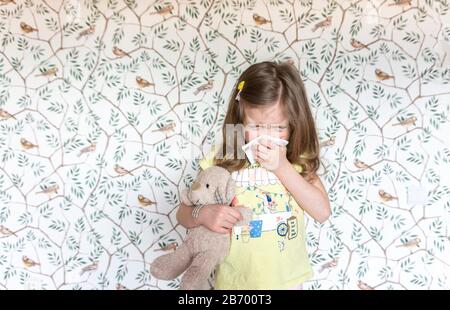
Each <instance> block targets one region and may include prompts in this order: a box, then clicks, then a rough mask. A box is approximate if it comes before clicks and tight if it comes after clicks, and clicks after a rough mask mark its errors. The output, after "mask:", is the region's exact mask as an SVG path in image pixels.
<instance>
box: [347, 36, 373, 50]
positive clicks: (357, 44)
mask: <svg viewBox="0 0 450 310" xmlns="http://www.w3.org/2000/svg"><path fill="white" fill-rule="evenodd" d="M350 44H351V45H352V46H353V47H354V48H356V49H357V50H360V49H363V48H367V49H368V50H370V48H369V46H367V45H366V44H364V43H362V42H361V41H358V40H356V39H355V38H352V39H351V40H350Z"/></svg>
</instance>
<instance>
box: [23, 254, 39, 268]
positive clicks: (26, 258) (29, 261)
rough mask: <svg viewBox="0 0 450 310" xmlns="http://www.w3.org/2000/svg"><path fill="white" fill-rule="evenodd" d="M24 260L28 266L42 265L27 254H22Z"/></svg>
mask: <svg viewBox="0 0 450 310" xmlns="http://www.w3.org/2000/svg"><path fill="white" fill-rule="evenodd" d="M22 262H23V264H24V265H25V267H27V268H31V267H34V266H39V265H40V264H39V263H38V262H35V261H34V260H32V259H31V258H29V257H28V256H26V255H24V256H22Z"/></svg>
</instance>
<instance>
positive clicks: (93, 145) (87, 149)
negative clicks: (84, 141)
mask: <svg viewBox="0 0 450 310" xmlns="http://www.w3.org/2000/svg"><path fill="white" fill-rule="evenodd" d="M96 148H97V144H96V143H95V142H91V144H90V145H88V146H86V147H84V148H82V149H81V150H80V153H78V157H80V156H81V155H83V154H85V153H90V152H94V151H95V149H96Z"/></svg>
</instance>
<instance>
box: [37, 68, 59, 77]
mask: <svg viewBox="0 0 450 310" xmlns="http://www.w3.org/2000/svg"><path fill="white" fill-rule="evenodd" d="M57 72H58V68H56V67H53V68H50V69H45V70H43V71H41V73H39V74H36V75H35V76H47V77H49V76H52V75H53V76H56V73H57Z"/></svg>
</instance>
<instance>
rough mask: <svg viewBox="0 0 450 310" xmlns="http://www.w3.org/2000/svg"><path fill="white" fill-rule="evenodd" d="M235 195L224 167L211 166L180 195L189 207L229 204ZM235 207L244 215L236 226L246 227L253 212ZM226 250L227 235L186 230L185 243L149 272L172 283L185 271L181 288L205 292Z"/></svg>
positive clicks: (154, 264)
mask: <svg viewBox="0 0 450 310" xmlns="http://www.w3.org/2000/svg"><path fill="white" fill-rule="evenodd" d="M234 195H235V184H234V180H233V179H232V178H231V175H230V173H229V172H228V171H227V170H226V169H224V168H221V167H217V166H213V167H210V168H208V169H206V170H204V171H201V172H200V173H199V175H198V177H197V179H196V181H195V182H194V183H193V184H192V186H191V188H189V189H186V190H184V191H183V192H182V195H181V196H182V197H181V200H182V202H184V203H185V204H186V205H189V206H194V205H198V204H203V205H207V204H225V205H229V204H230V203H231V201H232V200H233V198H234ZM206 208H207V207H206ZM230 208H231V207H230ZM234 208H236V209H237V210H239V211H240V212H241V214H242V216H243V220H242V221H240V222H238V223H236V224H235V225H236V226H244V225H248V223H249V222H250V221H251V218H252V210H251V209H249V208H246V207H240V206H236V207H234ZM229 248H230V235H229V234H220V233H216V232H213V231H210V230H209V229H207V228H205V227H204V226H201V225H200V226H197V227H194V228H191V229H189V230H188V233H187V236H186V238H185V240H184V242H183V243H182V244H181V245H180V246H179V247H178V248H177V249H176V250H175V252H173V253H170V254H166V255H163V256H160V257H158V258H156V259H155V260H154V261H153V263H152V264H151V268H150V273H151V274H152V275H153V276H154V277H155V278H158V279H161V280H172V279H175V278H176V277H178V276H180V275H181V274H182V273H183V272H184V274H183V276H182V278H181V283H180V289H182V290H196V289H197V290H205V289H208V288H209V283H208V278H209V276H210V275H211V273H212V272H213V271H214V269H215V268H216V266H217V265H218V264H220V263H221V262H222V261H223V259H224V258H225V257H226V256H227V255H228V252H229Z"/></svg>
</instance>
